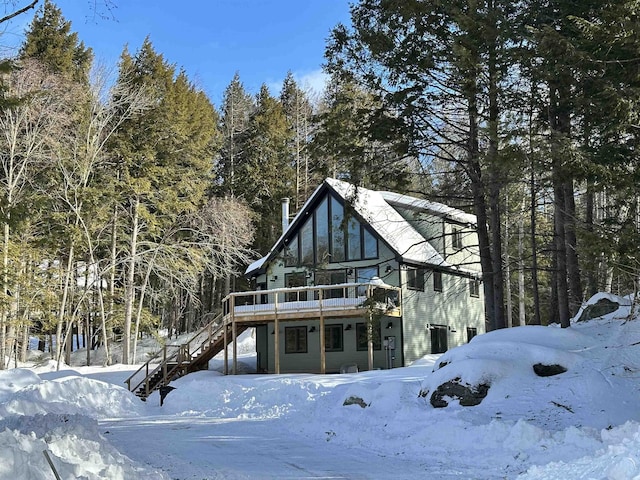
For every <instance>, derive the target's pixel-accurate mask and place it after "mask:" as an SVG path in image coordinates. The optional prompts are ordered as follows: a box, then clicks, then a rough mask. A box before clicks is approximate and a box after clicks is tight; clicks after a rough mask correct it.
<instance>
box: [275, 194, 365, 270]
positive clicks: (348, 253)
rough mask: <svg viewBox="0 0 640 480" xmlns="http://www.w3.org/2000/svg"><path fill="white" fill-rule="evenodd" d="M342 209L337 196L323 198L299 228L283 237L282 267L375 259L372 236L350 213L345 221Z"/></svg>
mask: <svg viewBox="0 0 640 480" xmlns="http://www.w3.org/2000/svg"><path fill="white" fill-rule="evenodd" d="M344 210H345V209H344V207H343V206H342V204H341V203H340V202H339V201H338V200H337V199H336V198H334V197H333V196H327V197H325V198H324V199H323V200H322V201H321V202H320V203H319V204H318V206H317V207H316V209H315V211H314V212H313V214H312V215H309V216H308V218H306V219H305V222H304V224H303V225H302V227H300V230H299V231H298V232H297V233H296V234H295V235H294V236H292V237H290V238H288V239H286V240H285V248H284V262H285V266H287V267H294V266H298V265H318V264H323V263H337V262H344V261H345V260H363V259H372V258H378V240H377V238H376V237H375V235H374V234H373V233H371V231H370V230H369V229H368V228H367V227H366V226H365V225H364V224H362V223H360V221H359V220H358V219H357V218H356V217H354V216H353V215H350V216H349V217H348V218H347V219H346V221H345V212H344Z"/></svg>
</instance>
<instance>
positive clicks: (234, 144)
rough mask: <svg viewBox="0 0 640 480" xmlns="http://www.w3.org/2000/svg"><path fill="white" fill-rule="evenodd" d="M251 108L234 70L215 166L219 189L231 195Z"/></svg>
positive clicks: (223, 114) (250, 101) (248, 96)
mask: <svg viewBox="0 0 640 480" xmlns="http://www.w3.org/2000/svg"><path fill="white" fill-rule="evenodd" d="M254 109H255V105H254V100H253V97H251V95H249V94H248V93H247V92H246V90H245V89H244V86H243V85H242V82H241V81H240V75H239V74H238V73H236V74H235V75H234V76H233V79H232V80H231V83H230V84H229V86H228V87H227V88H226V89H225V91H224V95H223V98H222V117H221V119H220V130H221V132H222V148H221V150H220V158H219V160H218V165H217V176H218V183H219V184H220V185H221V187H222V192H223V193H224V194H225V195H230V196H231V197H233V196H235V195H236V192H235V186H236V171H237V169H238V165H239V164H240V163H241V161H242V156H243V155H244V154H245V149H246V146H245V145H243V143H242V138H243V136H244V135H245V134H246V132H247V129H248V127H249V118H250V117H251V115H252V114H253V111H254Z"/></svg>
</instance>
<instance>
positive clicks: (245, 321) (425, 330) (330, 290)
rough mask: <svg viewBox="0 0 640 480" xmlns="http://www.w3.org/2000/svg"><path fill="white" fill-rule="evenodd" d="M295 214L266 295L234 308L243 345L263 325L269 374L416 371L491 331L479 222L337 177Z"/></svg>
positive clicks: (257, 273)
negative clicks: (423, 361) (427, 358)
mask: <svg viewBox="0 0 640 480" xmlns="http://www.w3.org/2000/svg"><path fill="white" fill-rule="evenodd" d="M283 213H284V215H283V234H282V236H281V237H280V239H279V240H278V241H277V242H276V244H275V245H274V246H273V248H272V249H271V251H270V252H269V253H268V254H267V255H266V256H265V257H264V258H261V259H260V260H258V261H256V262H254V263H253V264H252V265H250V266H249V267H248V268H247V270H246V276H247V277H248V278H251V279H252V280H253V282H255V283H254V285H255V290H254V291H252V292H240V293H233V294H231V295H229V296H228V297H227V298H226V299H225V304H224V322H225V323H227V324H230V325H231V326H232V328H230V331H232V332H233V337H234V338H235V336H236V334H239V332H240V331H241V330H244V329H246V328H247V327H255V328H256V350H257V355H258V357H257V368H258V371H259V372H275V373H285V372H320V373H330V372H340V371H357V370H366V369H373V368H376V369H377V368H393V367H397V366H405V365H409V364H411V363H412V362H414V361H415V360H417V359H419V358H421V357H423V356H424V355H426V354H429V353H442V352H444V351H446V350H447V349H448V348H451V347H454V346H457V345H461V344H463V343H466V342H468V341H469V340H471V338H472V337H473V336H474V335H476V334H478V333H483V332H484V330H485V327H484V325H485V324H484V305H483V292H482V288H481V273H480V262H479V256H478V242H477V235H476V218H475V216H474V215H470V214H467V213H464V212H462V211H460V210H457V209H454V208H450V207H447V206H445V205H442V204H439V203H433V202H429V201H425V200H420V199H417V198H413V197H409V196H406V195H400V194H397V193H391V192H384V191H372V190H368V189H365V188H359V187H355V186H353V185H351V184H349V183H345V182H343V181H340V180H335V179H331V178H328V179H326V180H325V181H324V183H323V184H322V185H320V186H319V187H318V188H317V189H316V190H315V192H314V193H313V194H312V195H311V197H310V198H309V199H308V200H307V202H306V203H305V204H304V206H303V207H302V209H301V210H300V211H299V212H298V213H297V214H296V216H295V218H293V220H292V221H291V222H290V223H289V222H288V203H287V202H283ZM225 344H226V341H225ZM234 358H236V355H234ZM234 365H235V361H234Z"/></svg>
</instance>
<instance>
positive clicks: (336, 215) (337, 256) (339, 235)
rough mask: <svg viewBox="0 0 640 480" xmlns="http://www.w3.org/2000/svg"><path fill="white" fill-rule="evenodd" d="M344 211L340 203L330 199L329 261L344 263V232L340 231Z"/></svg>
mask: <svg viewBox="0 0 640 480" xmlns="http://www.w3.org/2000/svg"><path fill="white" fill-rule="evenodd" d="M343 218H344V209H343V208H342V205H341V204H340V202H338V201H337V200H336V199H335V198H333V197H331V261H332V262H342V261H344V253H345V252H344V248H345V247H344V231H343V230H342V220H343Z"/></svg>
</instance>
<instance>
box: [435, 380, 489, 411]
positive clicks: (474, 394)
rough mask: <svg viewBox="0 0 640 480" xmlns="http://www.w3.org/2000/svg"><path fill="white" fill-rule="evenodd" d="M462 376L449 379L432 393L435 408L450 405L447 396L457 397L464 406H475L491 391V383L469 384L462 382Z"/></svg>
mask: <svg viewBox="0 0 640 480" xmlns="http://www.w3.org/2000/svg"><path fill="white" fill-rule="evenodd" d="M460 381H461V379H460V377H458V378H454V379H453V380H449V381H448V382H445V383H443V384H442V385H440V386H439V387H438V388H436V390H435V391H434V392H433V394H432V395H431V400H430V402H431V405H432V406H433V407H434V408H444V407H446V406H448V405H449V401H448V400H447V399H446V397H448V398H451V399H457V400H458V401H459V402H460V405H462V406H463V407H473V406H474V405H479V404H480V402H482V400H483V399H484V398H485V397H486V396H487V393H489V387H490V385H488V384H486V383H481V384H479V385H469V384H462V383H460Z"/></svg>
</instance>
